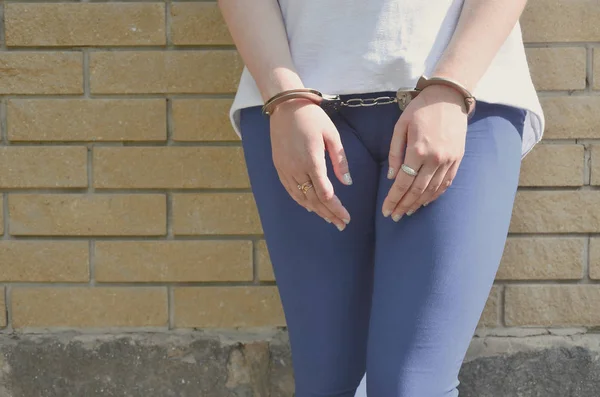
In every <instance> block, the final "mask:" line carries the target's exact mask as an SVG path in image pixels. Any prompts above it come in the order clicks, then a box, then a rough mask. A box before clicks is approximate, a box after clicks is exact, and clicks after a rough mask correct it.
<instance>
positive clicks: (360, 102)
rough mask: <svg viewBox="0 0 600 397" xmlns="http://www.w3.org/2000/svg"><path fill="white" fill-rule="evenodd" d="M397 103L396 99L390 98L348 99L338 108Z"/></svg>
mask: <svg viewBox="0 0 600 397" xmlns="http://www.w3.org/2000/svg"><path fill="white" fill-rule="evenodd" d="M396 102H398V98H396V97H391V96H380V97H377V98H364V99H363V98H350V99H347V100H345V101H343V102H341V103H340V106H346V107H349V108H358V107H368V106H376V105H389V104H390V103H396Z"/></svg>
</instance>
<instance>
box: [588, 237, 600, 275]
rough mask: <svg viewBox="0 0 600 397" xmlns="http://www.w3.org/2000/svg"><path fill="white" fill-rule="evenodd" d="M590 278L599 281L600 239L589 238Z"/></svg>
mask: <svg viewBox="0 0 600 397" xmlns="http://www.w3.org/2000/svg"><path fill="white" fill-rule="evenodd" d="M589 271H590V278H592V279H594V280H598V279H600V238H598V237H592V238H590V269H589Z"/></svg>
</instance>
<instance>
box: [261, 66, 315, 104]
mask: <svg viewBox="0 0 600 397" xmlns="http://www.w3.org/2000/svg"><path fill="white" fill-rule="evenodd" d="M298 88H305V87H304V84H303V83H302V80H301V79H300V76H298V74H296V73H294V72H292V71H290V70H284V71H274V72H273V74H272V75H271V77H270V79H269V81H268V82H267V84H264V87H262V89H261V90H260V93H261V96H262V99H263V102H266V101H267V100H268V99H269V98H272V97H273V96H275V95H277V94H279V93H280V92H283V91H288V90H294V89H298Z"/></svg>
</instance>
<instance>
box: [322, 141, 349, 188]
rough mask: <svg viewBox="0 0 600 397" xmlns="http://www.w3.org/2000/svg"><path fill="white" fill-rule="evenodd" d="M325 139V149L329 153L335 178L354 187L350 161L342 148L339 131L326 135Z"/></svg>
mask: <svg viewBox="0 0 600 397" xmlns="http://www.w3.org/2000/svg"><path fill="white" fill-rule="evenodd" d="M323 139H324V140H325V148H326V150H327V153H329V158H330V159H331V164H332V165H333V171H334V173H335V176H337V178H338V179H339V180H340V182H342V183H343V184H344V185H352V177H351V176H350V168H349V167H348V159H347V158H346V153H345V152H344V147H343V146H342V141H341V139H340V134H339V133H338V132H337V131H334V132H330V133H328V134H324V136H323Z"/></svg>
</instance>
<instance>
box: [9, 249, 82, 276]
mask: <svg viewBox="0 0 600 397" xmlns="http://www.w3.org/2000/svg"><path fill="white" fill-rule="evenodd" d="M88 245H89V244H88V242H87V241H68V242H67V241H53V242H48V241H14V240H4V241H0V281H2V282H86V281H89V279H90V272H89V256H88Z"/></svg>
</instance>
